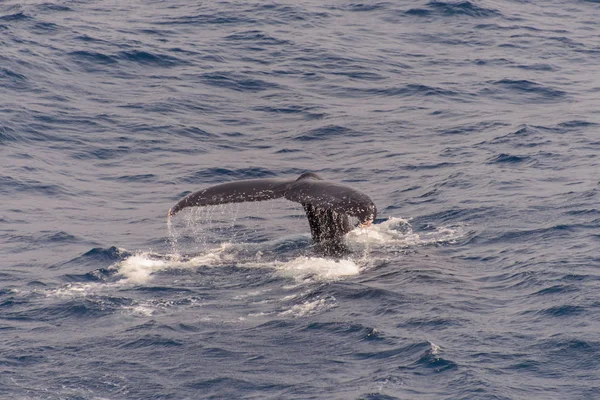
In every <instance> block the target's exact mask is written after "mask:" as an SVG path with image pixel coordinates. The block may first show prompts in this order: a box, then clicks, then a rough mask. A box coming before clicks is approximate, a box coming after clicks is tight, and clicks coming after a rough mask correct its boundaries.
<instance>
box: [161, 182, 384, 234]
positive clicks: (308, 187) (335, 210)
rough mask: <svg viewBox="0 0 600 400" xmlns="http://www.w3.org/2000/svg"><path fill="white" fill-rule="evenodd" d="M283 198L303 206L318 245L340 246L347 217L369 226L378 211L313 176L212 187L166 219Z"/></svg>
mask: <svg viewBox="0 0 600 400" xmlns="http://www.w3.org/2000/svg"><path fill="white" fill-rule="evenodd" d="M282 197H283V198H285V199H287V200H290V201H294V202H297V203H300V204H302V206H303V207H304V211H305V212H306V216H307V218H308V223H309V225H310V231H311V235H312V238H313V240H314V241H315V242H316V243H319V244H320V243H327V242H339V241H340V240H341V238H342V237H343V235H345V234H346V233H348V232H350V231H351V230H352V225H351V224H350V221H349V219H348V216H351V217H356V218H358V220H359V223H360V224H361V226H369V225H370V224H371V223H372V222H373V220H374V219H375V217H376V216H377V208H376V207H375V204H374V203H373V201H372V200H371V199H370V198H369V196H367V195H366V194H364V193H361V192H359V191H358V190H356V189H353V188H351V187H349V186H345V185H341V184H338V183H332V182H328V181H325V180H323V179H322V178H321V177H320V176H319V175H317V174H315V173H313V172H307V173H304V174H302V175H300V177H299V178H298V179H295V180H286V179H251V180H243V181H236V182H228V183H223V184H220V185H216V186H211V187H209V188H206V189H203V190H199V191H197V192H194V193H191V194H189V195H187V196H185V197H184V198H183V199H181V200H179V202H177V204H175V205H174V206H173V207H172V208H171V209H170V210H169V213H168V215H169V217H171V216H173V215H175V214H177V213H178V212H179V211H181V210H183V209H184V208H187V207H202V206H212V205H218V204H227V203H241V202H246V201H264V200H272V199H279V198H282Z"/></svg>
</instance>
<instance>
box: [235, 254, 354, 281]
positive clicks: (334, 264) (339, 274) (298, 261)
mask: <svg viewBox="0 0 600 400" xmlns="http://www.w3.org/2000/svg"><path fill="white" fill-rule="evenodd" d="M242 266H244V267H253V268H273V269H275V270H276V273H277V275H279V276H282V277H285V278H293V279H295V280H296V281H298V282H304V281H335V280H339V279H342V278H344V277H347V276H353V275H358V273H359V272H360V267H359V266H358V264H356V263H355V262H354V261H352V260H332V259H328V258H321V257H305V256H301V257H297V258H294V259H292V260H290V261H285V262H284V261H272V262H269V263H248V264H243V265H242Z"/></svg>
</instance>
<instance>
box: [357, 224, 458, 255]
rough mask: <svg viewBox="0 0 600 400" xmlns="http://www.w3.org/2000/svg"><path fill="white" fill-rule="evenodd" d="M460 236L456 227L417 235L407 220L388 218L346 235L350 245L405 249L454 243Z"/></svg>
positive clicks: (441, 228) (442, 228)
mask: <svg viewBox="0 0 600 400" xmlns="http://www.w3.org/2000/svg"><path fill="white" fill-rule="evenodd" d="M461 236H462V231H461V229H460V228H457V227H440V228H437V229H436V230H435V231H430V232H420V233H417V232H414V230H413V228H412V226H411V225H410V222H409V221H408V220H406V219H403V218H396V217H390V218H388V219H387V220H386V221H384V222H382V223H380V224H377V225H372V226H371V227H370V228H369V229H363V228H356V229H354V230H353V231H351V232H350V233H348V235H347V238H348V240H349V242H350V243H352V244H362V245H366V246H377V245H383V246H385V247H389V246H393V247H398V248H406V247H415V246H423V245H430V244H442V243H454V242H455V241H456V240H457V239H458V238H460V237H461Z"/></svg>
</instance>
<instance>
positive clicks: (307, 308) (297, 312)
mask: <svg viewBox="0 0 600 400" xmlns="http://www.w3.org/2000/svg"><path fill="white" fill-rule="evenodd" d="M336 306H337V304H336V302H335V299H334V298H325V299H317V300H313V301H305V302H304V303H302V304H296V305H294V306H292V308H290V309H289V310H285V311H282V312H280V313H279V315H291V316H294V317H304V316H306V315H311V314H314V313H317V312H321V311H325V310H329V309H331V308H334V307H336Z"/></svg>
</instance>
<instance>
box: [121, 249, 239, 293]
mask: <svg viewBox="0 0 600 400" xmlns="http://www.w3.org/2000/svg"><path fill="white" fill-rule="evenodd" d="M228 247H230V243H224V244H222V245H221V247H220V248H218V249H214V250H213V251H209V252H207V253H205V254H200V255H197V256H195V257H191V258H184V257H182V256H181V255H180V254H178V253H174V254H169V255H166V256H165V255H161V254H157V253H151V252H143V253H138V254H135V255H132V256H130V257H127V258H126V259H124V260H123V261H120V262H118V263H116V264H114V265H113V266H112V267H111V269H116V270H117V271H118V272H117V274H118V275H119V276H121V277H122V278H123V279H122V281H123V282H124V283H125V282H126V283H133V284H139V285H143V284H145V283H148V282H150V280H151V279H152V274H154V273H156V272H160V271H166V270H169V269H192V268H198V267H200V266H213V265H217V264H219V263H222V262H225V261H231V260H230V259H229V258H228V257H227V256H226V255H225V251H226V250H227V249H228Z"/></svg>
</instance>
